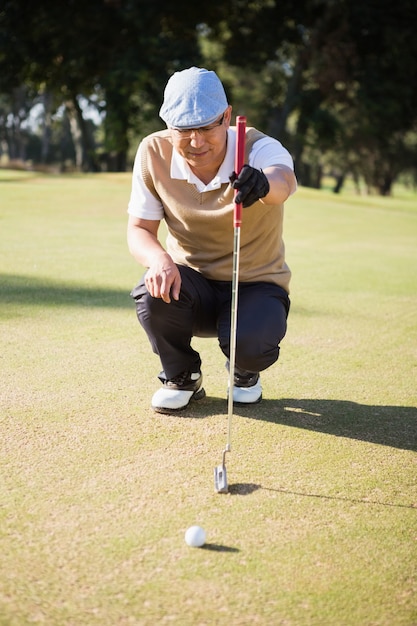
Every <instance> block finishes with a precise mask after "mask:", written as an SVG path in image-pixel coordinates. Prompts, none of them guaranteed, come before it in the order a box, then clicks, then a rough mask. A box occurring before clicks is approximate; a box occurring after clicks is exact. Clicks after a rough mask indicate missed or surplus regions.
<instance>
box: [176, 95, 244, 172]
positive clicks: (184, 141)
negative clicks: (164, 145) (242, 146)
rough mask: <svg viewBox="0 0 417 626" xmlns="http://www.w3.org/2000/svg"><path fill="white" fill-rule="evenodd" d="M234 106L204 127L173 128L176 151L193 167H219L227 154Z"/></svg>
mask: <svg viewBox="0 0 417 626" xmlns="http://www.w3.org/2000/svg"><path fill="white" fill-rule="evenodd" d="M231 113H232V107H231V106H229V107H228V108H227V109H226V110H225V112H224V113H223V114H222V115H221V116H219V118H218V119H217V120H216V121H215V122H213V124H210V126H205V127H203V128H196V129H193V130H186V131H179V130H175V129H171V135H172V139H173V141H174V147H175V149H176V151H177V152H178V153H179V154H180V155H181V156H182V157H183V158H184V159H185V160H186V161H187V162H188V164H189V165H190V167H191V168H193V169H197V170H198V169H200V168H213V169H218V168H219V167H220V165H221V163H222V161H223V159H224V156H225V154H226V138H227V129H228V128H229V126H230V119H231Z"/></svg>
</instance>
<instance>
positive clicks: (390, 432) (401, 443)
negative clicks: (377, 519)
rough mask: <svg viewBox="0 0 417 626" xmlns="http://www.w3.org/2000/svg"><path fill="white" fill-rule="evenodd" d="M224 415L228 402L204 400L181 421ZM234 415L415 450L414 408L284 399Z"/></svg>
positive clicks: (239, 409)
mask: <svg viewBox="0 0 417 626" xmlns="http://www.w3.org/2000/svg"><path fill="white" fill-rule="evenodd" d="M221 413H224V414H225V418H226V416H227V402H226V400H225V399H221V398H210V397H206V398H204V399H203V400H199V401H198V402H193V403H191V404H190V406H189V408H187V409H186V410H185V411H183V412H182V413H181V417H183V418H204V417H209V416H211V415H219V414H221ZM233 414H234V415H235V416H240V417H247V418H250V419H255V420H264V421H266V422H273V423H274V424H282V425H286V426H291V427H294V428H305V429H306V430H312V431H316V432H321V433H327V434H329V435H335V436H336V437H349V438H351V439H357V440H359V441H367V442H370V443H377V444H380V445H383V446H390V447H392V448H400V449H403V450H414V451H417V408H416V407H406V406H379V405H366V404H359V403H357V402H350V401H347V400H322V399H299V400H297V399H296V398H283V399H280V400H265V399H264V400H263V401H262V402H261V403H260V404H254V405H248V406H235V407H234V409H233Z"/></svg>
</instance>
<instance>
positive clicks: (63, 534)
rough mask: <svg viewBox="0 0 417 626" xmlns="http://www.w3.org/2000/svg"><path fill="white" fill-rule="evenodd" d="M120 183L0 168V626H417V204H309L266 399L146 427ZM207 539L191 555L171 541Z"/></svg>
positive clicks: (145, 364) (145, 354)
mask: <svg viewBox="0 0 417 626" xmlns="http://www.w3.org/2000/svg"><path fill="white" fill-rule="evenodd" d="M129 192H130V176H129V175H127V174H126V175H123V174H119V175H116V174H112V175H95V176H78V177H77V176H68V177H59V176H45V175H37V174H34V173H23V172H19V173H16V172H8V171H0V199H1V201H0V233H1V260H0V263H1V267H0V290H1V291H0V293H1V306H0V321H1V324H0V336H1V342H2V349H1V353H0V363H1V371H2V377H1V380H2V383H1V394H0V419H1V440H0V441H1V454H0V471H1V475H0V554H1V558H0V625H1V626H26V625H27V624H45V625H47V626H90V625H91V626H128V625H129V626H131V625H133V626H139V625H140V626H155V625H157V624H158V625H159V624H175V625H178V626H211V625H217V626H223V625H231V626H246V625H252V624H257V625H262V626H280V625H282V626H335V625H337V626H339V625H341V626H414V625H415V624H416V623H417V600H416V598H417V575H416V569H417V566H416V563H417V549H416V546H417V519H416V518H417V488H416V470H417V464H416V454H415V453H416V449H417V408H416V407H417V384H416V381H417V367H416V364H417V295H416V293H417V289H416V287H417V283H416V276H417V246H416V242H417V237H416V236H417V199H416V197H415V196H414V197H413V196H411V195H410V194H403V195H399V196H398V197H394V198H377V197H357V196H355V195H353V194H350V193H346V194H342V195H341V196H334V195H333V194H331V193H330V192H327V191H321V192H319V191H313V190H307V189H300V190H299V191H298V193H297V194H296V196H294V197H293V198H292V199H291V200H290V201H289V202H288V203H287V207H286V229H285V235H286V237H285V239H286V244H287V256H288V262H289V264H290V266H291V268H292V270H293V280H292V293H291V297H292V309H291V314H290V318H289V328H288V334H287V336H286V338H285V339H284V341H283V343H282V350H281V358H280V361H279V363H278V364H276V365H275V366H273V367H272V368H270V369H269V370H268V371H267V372H265V373H264V375H263V377H262V380H263V387H264V401H263V402H262V403H261V404H260V405H258V406H255V407H252V408H239V409H237V408H236V410H235V417H234V420H233V431H232V452H231V453H230V455H228V459H227V465H228V473H229V484H230V493H229V494H228V495H219V494H216V493H214V480H213V469H214V467H215V466H216V465H218V464H219V463H220V462H221V452H222V450H223V448H224V445H225V443H226V429H227V406H226V401H225V389H226V385H227V375H226V371H225V368H224V358H223V356H222V355H221V353H220V351H219V349H218V347H217V344H216V341H214V340H202V339H199V340H197V341H196V342H195V345H196V347H197V348H198V349H199V350H200V351H201V355H202V359H203V368H204V369H203V371H204V377H205V388H206V391H207V398H206V399H204V400H203V401H201V402H198V403H195V404H193V405H192V407H191V408H189V409H188V410H187V411H186V412H185V413H184V415H183V416H182V417H173V416H163V415H156V414H154V413H152V411H151V410H150V408H149V401H150V396H151V395H152V393H153V391H154V390H155V389H156V387H157V385H158V381H157V379H156V375H157V373H158V371H159V363H158V361H157V359H156V357H155V356H154V355H153V354H152V353H151V351H150V348H149V346H148V343H147V339H146V337H145V336H144V333H143V331H142V330H141V328H140V327H139V325H138V323H137V322H136V318H135V313H134V308H133V304H132V302H131V299H130V298H129V291H130V289H131V287H132V286H133V285H134V283H135V281H136V280H137V279H138V278H139V276H140V274H141V268H139V267H137V266H136V265H135V263H134V261H133V259H132V258H131V257H130V256H129V254H128V251H127V247H126V243H125V228H126V205H127V201H128V197H129ZM192 524H200V525H201V526H203V527H204V529H205V530H206V532H207V542H208V543H207V545H206V546H205V548H202V549H193V548H189V547H187V546H186V544H185V542H184V532H185V530H186V529H187V528H188V527H189V526H191V525H192Z"/></svg>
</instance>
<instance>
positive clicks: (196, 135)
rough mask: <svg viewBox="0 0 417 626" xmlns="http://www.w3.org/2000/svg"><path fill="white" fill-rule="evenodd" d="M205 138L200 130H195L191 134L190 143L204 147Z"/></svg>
mask: <svg viewBox="0 0 417 626" xmlns="http://www.w3.org/2000/svg"><path fill="white" fill-rule="evenodd" d="M204 141H205V140H204V136H203V133H200V131H199V130H198V128H195V129H194V130H193V131H192V133H191V139H190V143H191V144H192V145H193V146H195V147H198V146H202V145H203V144H204Z"/></svg>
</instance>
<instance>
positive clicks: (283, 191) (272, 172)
mask: <svg viewBox="0 0 417 626" xmlns="http://www.w3.org/2000/svg"><path fill="white" fill-rule="evenodd" d="M263 173H264V175H265V176H266V178H267V179H268V183H269V192H268V193H267V194H266V196H264V197H263V198H260V200H261V202H264V203H265V204H282V203H283V202H285V201H286V200H287V199H288V198H289V196H291V194H293V193H294V192H295V190H296V189H297V181H296V178H295V174H294V172H293V170H292V169H291V168H290V167H288V166H287V165H271V166H270V167H266V168H265V169H264V170H263Z"/></svg>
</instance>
